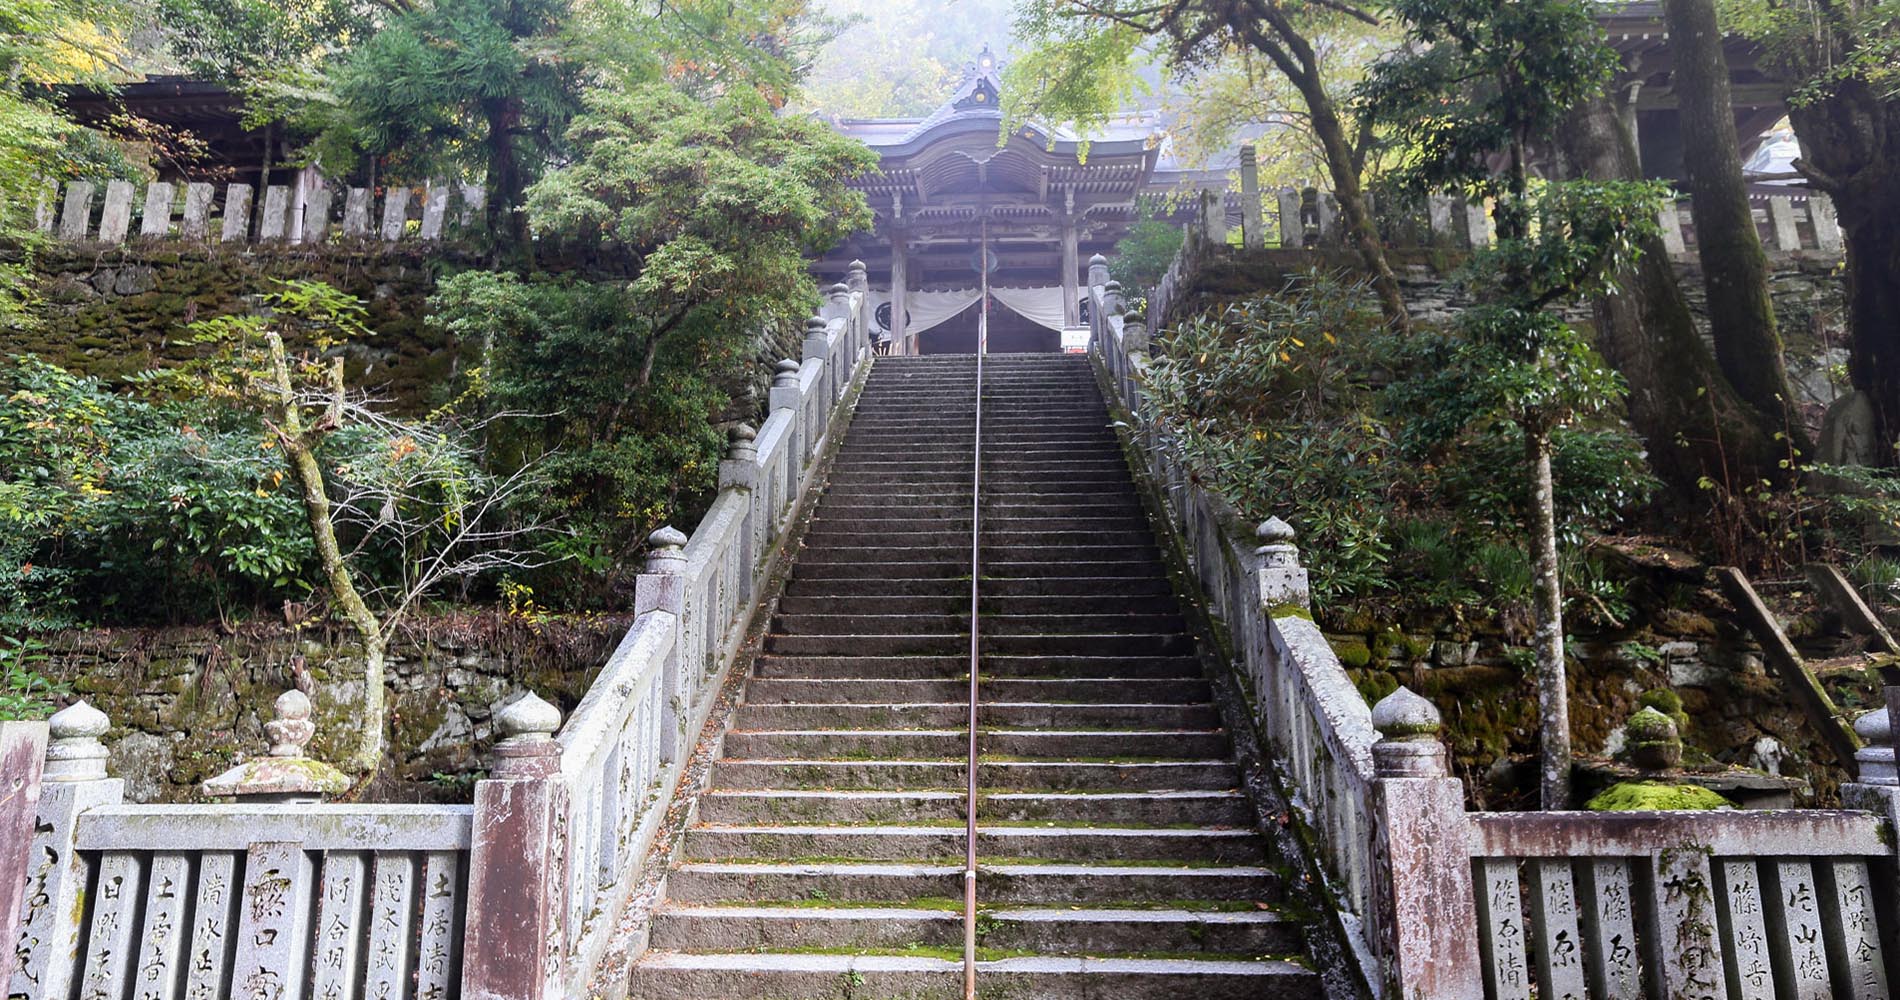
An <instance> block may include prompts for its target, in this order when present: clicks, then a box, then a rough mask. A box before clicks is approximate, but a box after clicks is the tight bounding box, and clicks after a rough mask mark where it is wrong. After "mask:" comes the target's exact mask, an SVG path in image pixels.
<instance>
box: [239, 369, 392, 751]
mask: <svg viewBox="0 0 1900 1000" xmlns="http://www.w3.org/2000/svg"><path fill="white" fill-rule="evenodd" d="M268 343H269V345H270V354H271V364H272V368H273V375H274V376H275V379H276V382H277V394H278V414H277V416H278V426H277V441H278V444H279V446H280V447H281V448H282V449H283V453H284V460H285V461H286V462H287V463H288V464H289V465H290V472H291V475H292V476H294V477H295V478H296V480H297V486H298V488H299V489H300V490H301V492H302V494H303V508H304V517H305V519H306V520H308V521H309V523H310V539H311V541H312V542H313V543H314V544H315V545H316V549H317V562H318V564H319V565H321V566H322V567H323V578H324V582H325V583H327V584H328V585H329V587H330V596H331V598H332V599H333V600H334V601H335V602H336V606H337V609H338V610H339V611H341V612H342V613H343V618H344V620H345V621H348V622H349V623H350V627H351V628H353V629H355V630H356V633H357V635H358V636H359V637H360V638H361V639H362V640H363V660H364V664H363V706H362V719H361V721H362V725H363V729H362V733H361V735H360V736H359V737H358V739H357V745H356V751H355V752H354V753H353V754H351V756H350V759H349V760H348V761H347V762H345V764H344V767H345V769H347V770H350V771H353V772H355V773H357V774H369V773H371V772H374V771H375V770H376V768H377V766H378V765H380V764H381V763H382V759H383V725H384V721H385V720H384V709H385V697H384V691H383V686H384V673H383V671H384V658H385V654H386V650H387V648H388V645H389V636H388V634H387V633H386V632H385V630H384V628H383V623H382V622H381V621H380V620H378V619H377V617H376V615H375V613H374V612H372V611H370V609H369V605H368V604H366V603H364V601H363V595H361V594H359V593H357V590H356V581H355V580H353V579H351V577H350V568H349V565H348V564H347V563H346V562H345V561H344V559H343V550H342V548H341V547H340V546H339V545H338V544H337V540H336V522H335V521H333V520H332V519H331V517H330V494H329V491H328V489H327V487H326V486H325V485H324V482H323V468H322V467H321V466H320V465H318V464H317V456H316V452H315V450H314V448H313V445H312V439H313V436H314V435H313V434H312V433H311V429H310V428H306V427H305V426H304V423H303V413H302V411H301V409H300V404H299V402H298V400H297V395H296V390H295V388H294V387H293V386H292V384H291V380H290V365H289V361H288V359H287V358H286V356H285V354H284V341H283V338H281V337H279V336H278V335H277V334H275V333H272V334H269V335H268ZM336 370H337V371H338V372H339V374H338V376H337V378H338V379H339V380H340V379H341V378H342V376H341V374H340V373H341V370H342V369H341V362H340V361H339V363H338V367H337V369H336ZM338 391H339V392H341V387H340V385H339V388H338Z"/></svg>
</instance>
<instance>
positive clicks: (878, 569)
mask: <svg viewBox="0 0 1900 1000" xmlns="http://www.w3.org/2000/svg"><path fill="white" fill-rule="evenodd" d="M979 568H980V569H981V571H982V574H983V581H984V582H983V588H982V589H983V590H984V591H985V592H995V593H1008V592H1011V591H1010V590H1009V589H1008V588H1005V587H1000V586H994V585H993V584H992V582H991V581H998V582H1002V581H1016V580H1069V579H1073V578H1075V577H1086V578H1089V579H1090V580H1091V582H1092V583H1093V584H1094V585H1095V586H1098V587H1101V588H1102V592H1103V593H1120V592H1122V591H1120V590H1119V589H1111V585H1110V584H1108V583H1106V582H1105V581H1108V580H1110V579H1111V578H1124V579H1133V580H1136V581H1140V582H1141V583H1142V584H1143V587H1142V588H1136V589H1132V590H1130V591H1129V592H1131V593H1144V592H1146V591H1145V587H1146V585H1147V583H1148V582H1149V581H1152V580H1155V579H1157V578H1160V577H1162V575H1163V573H1164V572H1165V571H1164V569H1163V567H1162V565H1161V564H1160V563H1159V562H1158V561H1156V560H1153V559H1136V560H1127V559H1123V560H1096V559H1090V560H1080V559H1078V560H1072V561H1069V562H1065V563H1061V564H1058V565H1051V564H1049V563H1036V562H1018V561H1009V562H1004V561H1001V560H995V559H991V560H984V561H982V562H981V563H980V566H979ZM797 573H798V577H799V578H803V579H807V580H819V579H834V580H835V579H845V580H917V579H926V578H934V579H939V580H941V579H946V578H957V577H961V578H963V579H964V581H965V582H966V583H967V582H968V580H969V575H970V566H969V561H968V560H967V559H966V560H964V561H963V562H962V563H961V564H959V563H957V562H954V561H951V560H947V559H946V560H929V561H919V562H875V563H855V562H850V561H848V560H842V559H838V560H824V561H817V562H806V561H804V560H801V561H800V562H799V565H798V569H797Z"/></svg>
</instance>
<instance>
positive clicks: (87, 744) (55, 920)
mask: <svg viewBox="0 0 1900 1000" xmlns="http://www.w3.org/2000/svg"><path fill="white" fill-rule="evenodd" d="M111 728H112V722H111V720H110V719H107V718H106V714H105V713H104V712H101V711H99V710H98V709H96V708H93V707H92V706H91V705H88V704H86V703H85V702H84V701H78V702H74V703H73V704H72V705H71V706H69V707H67V708H65V709H63V710H61V711H59V712H57V713H55V714H54V715H53V717H52V718H51V719H48V720H47V721H46V729H47V742H46V764H45V766H44V767H43V768H42V770H41V773H40V803H39V810H38V817H39V818H38V821H37V823H38V825H37V829H36V830H35V832H34V834H33V842H32V844H31V845H30V846H28V848H27V859H28V860H27V873H26V874H27V881H26V890H25V898H26V903H25V910H24V911H23V912H22V913H21V916H20V932H19V938H18V941H19V947H18V949H17V958H18V965H17V968H16V971H15V973H14V976H13V985H12V989H11V991H12V992H15V993H19V992H24V993H27V994H28V995H30V996H36V997H38V996H49V997H52V996H65V995H67V994H68V993H70V992H72V990H71V984H72V975H73V973H74V972H75V971H76V970H77V968H78V963H76V962H74V961H73V956H74V955H75V954H76V953H77V949H78V947H79V935H80V933H81V930H82V926H83V925H82V924H81V919H82V918H83V916H84V915H85V906H84V901H85V893H86V882H87V880H88V878H89V877H90V874H91V873H90V872H89V871H88V865H87V864H86V863H85V861H84V859H82V858H81V857H80V855H79V851H78V850H77V844H76V841H77V839H78V835H79V817H80V815H81V814H83V813H85V812H86V811H87V810H89V809H93V808H96V807H98V806H108V805H118V804H119V803H120V802H122V801H124V799H125V783H124V782H122V781H120V780H119V779H117V778H113V777H110V776H108V775H107V774H106V756H107V753H106V746H105V744H104V743H103V742H101V739H100V738H101V737H103V736H105V734H106V731H107V730H109V729H111ZM28 984H31V985H32V988H31V989H28V988H27V987H28Z"/></svg>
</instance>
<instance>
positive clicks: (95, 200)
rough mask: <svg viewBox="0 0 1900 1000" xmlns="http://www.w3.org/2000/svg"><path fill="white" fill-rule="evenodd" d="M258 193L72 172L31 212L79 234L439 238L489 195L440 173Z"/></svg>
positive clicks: (87, 239)
mask: <svg viewBox="0 0 1900 1000" xmlns="http://www.w3.org/2000/svg"><path fill="white" fill-rule="evenodd" d="M339 194H340V195H341V197H340V198H339V197H338V195H339ZM254 195H255V189H254V188H253V186H252V185H250V184H242V183H231V184H225V185H222V186H219V185H214V184H205V183H190V184H175V183H173V182H170V181H153V182H152V183H150V184H147V185H146V186H145V190H144V195H143V197H141V196H140V194H139V189H138V187H137V186H136V185H134V184H132V183H131V182H130V181H117V180H115V181H107V182H106V183H105V185H104V187H103V188H101V187H100V185H98V184H95V183H93V182H92V181H68V182H66V183H65V184H64V185H63V186H61V185H52V184H49V185H48V186H47V188H46V190H45V192H44V193H43V194H42V195H41V197H40V200H39V202H38V204H37V205H36V206H35V208H34V219H33V222H34V227H35V228H36V229H38V230H39V231H40V232H42V233H45V234H47V235H48V236H52V237H55V238H57V239H59V240H60V241H62V242H66V243H81V244H102V245H115V244H122V243H125V242H126V241H127V240H132V239H136V240H142V241H149V240H168V239H175V240H188V241H195V242H201V243H237V244H244V243H325V242H330V241H333V240H354V241H361V242H382V243H395V242H398V241H414V240H421V241H424V242H433V241H437V240H442V239H447V238H451V237H453V236H455V235H457V234H458V233H460V232H463V231H467V230H469V229H472V228H473V227H476V226H478V225H479V224H480V222H481V219H482V215H483V212H484V211H485V209H486V207H487V200H488V196H487V191H486V189H485V188H484V187H483V186H482V185H480V184H463V183H447V182H441V181H432V182H430V183H428V184H425V185H419V186H415V187H411V186H406V185H388V186H385V187H383V188H381V189H372V188H361V187H353V188H348V189H345V190H342V191H338V190H336V189H334V188H332V187H331V186H330V185H328V184H327V183H320V184H317V185H316V186H314V187H311V186H308V185H303V184H298V185H289V184H273V185H270V186H268V187H266V188H265V189H264V192H263V201H262V204H261V205H254V204H253V198H254ZM379 199H380V207H379V205H378V201H379ZM254 209H255V211H254ZM253 216H255V217H253Z"/></svg>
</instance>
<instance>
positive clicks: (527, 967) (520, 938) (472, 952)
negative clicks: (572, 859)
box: [462, 693, 591, 1000]
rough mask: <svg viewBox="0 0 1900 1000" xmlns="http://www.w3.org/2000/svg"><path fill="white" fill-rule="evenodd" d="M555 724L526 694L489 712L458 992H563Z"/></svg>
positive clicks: (563, 836)
mask: <svg viewBox="0 0 1900 1000" xmlns="http://www.w3.org/2000/svg"><path fill="white" fill-rule="evenodd" d="M560 725H561V713H560V711H559V710H557V709H556V708H555V707H554V706H553V705H550V704H548V703H547V702H545V701H542V700H541V699H540V698H539V697H536V696H535V695H534V694H532V693H530V694H528V695H525V696H523V697H521V698H519V699H517V700H516V701H515V702H514V703H513V704H511V705H509V706H508V707H506V708H504V709H502V710H501V711H500V712H499V713H497V714H496V716H495V728H496V731H497V732H498V733H499V734H500V735H501V737H502V739H501V741H500V742H499V743H496V744H495V750H494V767H493V770H492V771H491V772H490V774H489V776H488V777H487V778H484V779H482V780H481V781H478V782H476V783H475V815H474V830H473V839H472V841H471V843H470V845H469V864H468V917H467V922H466V924H465V927H464V930H463V939H462V996H463V997H465V998H467V1000H543V998H547V1000H555V998H559V997H564V996H566V995H567V990H566V984H565V983H564V982H563V979H564V976H565V968H564V967H565V961H566V955H567V951H568V945H569V942H568V934H567V928H566V927H565V926H563V924H564V916H565V915H566V913H567V892H568V886H569V881H570V880H569V873H568V871H567V861H568V857H567V849H568V843H567V836H568V834H567V830H566V827H565V822H566V821H565V818H564V817H565V816H566V815H567V788H566V786H564V785H563V784H562V783H561V747H560V745H559V744H557V743H555V742H554V739H553V735H554V731H555V730H556V729H558V728H560ZM590 877H591V874H590Z"/></svg>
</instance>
